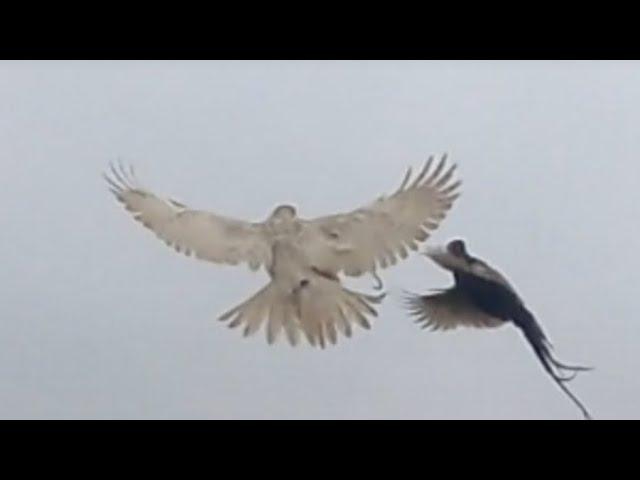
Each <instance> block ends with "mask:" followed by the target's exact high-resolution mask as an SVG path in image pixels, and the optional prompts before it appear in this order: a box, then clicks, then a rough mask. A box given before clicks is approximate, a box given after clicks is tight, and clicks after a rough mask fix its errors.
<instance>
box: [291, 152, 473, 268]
mask: <svg viewBox="0 0 640 480" xmlns="http://www.w3.org/2000/svg"><path fill="white" fill-rule="evenodd" d="M433 160H434V159H433V156H432V157H430V158H429V160H428V161H427V162H426V164H425V165H424V168H423V169H422V170H421V171H420V173H419V174H418V175H417V176H416V177H415V179H413V181H412V182H411V183H409V180H410V179H411V168H409V170H408V171H407V174H406V175H405V178H404V180H403V182H402V184H401V185H400V188H398V190H396V192H395V193H393V194H392V195H391V196H389V197H381V198H380V199H378V200H377V201H375V202H373V203H371V204H370V205H368V206H366V207H362V208H359V209H357V210H354V211H352V212H349V213H345V214H338V215H331V216H326V217H320V218H317V219H313V220H310V221H305V222H303V231H302V237H301V238H302V244H303V245H304V246H305V251H306V252H307V254H308V255H309V258H310V259H311V261H312V262H313V264H314V265H315V266H317V267H318V268H321V269H323V270H325V271H331V272H334V273H338V272H340V271H342V272H344V273H345V274H347V275H351V276H358V275H362V274H364V273H367V272H370V273H373V272H374V271H375V269H376V267H377V266H379V267H381V268H386V267H387V266H389V265H394V264H395V263H396V262H397V258H398V256H399V257H400V258H406V257H407V254H408V249H410V250H417V248H418V244H419V243H420V242H424V241H425V240H426V239H427V238H428V237H429V234H430V233H431V231H433V230H435V229H436V228H437V227H438V225H439V223H440V221H441V220H442V219H443V218H444V217H445V214H446V212H447V211H448V210H449V209H450V208H451V206H452V205H453V202H454V200H455V199H456V198H457V197H458V196H459V193H457V189H458V187H459V186H460V184H461V182H460V181H452V179H453V174H454V171H455V168H456V166H455V165H452V166H450V167H449V168H446V169H445V167H446V155H443V157H442V158H441V160H440V161H439V162H438V163H437V165H436V166H435V168H431V167H432V166H433V163H434V162H433Z"/></svg>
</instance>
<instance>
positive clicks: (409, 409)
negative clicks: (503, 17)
mask: <svg viewBox="0 0 640 480" xmlns="http://www.w3.org/2000/svg"><path fill="white" fill-rule="evenodd" d="M639 86H640V63H638V62H562V61H555V62H512V61H501V62H457V61H456V62H400V61H399V62H382V61H380V62H355V61H340V62H327V61H309V62H294V61H288V62H267V61H259V62H258V61H246V62H244V61H242V62H160V61H157V62H134V61H129V62H1V63H0V164H1V165H2V173H1V177H0V178H2V182H1V185H2V188H0V205H1V207H0V211H1V214H0V232H1V234H0V251H1V252H2V253H1V254H0V255H1V256H2V269H0V286H1V287H2V290H3V301H2V307H1V310H0V417H1V418H319V419H323V418H454V419H458V418H482V419H485V418H486V419H489V418H526V419H529V418H530V419H538V418H552V419H565V418H566V419H579V418H580V414H579V412H578V410H577V409H576V408H575V407H574V405H573V404H572V403H571V402H570V401H569V400H568V399H567V398H565V397H564V395H563V394H562V393H561V392H560V390H559V389H558V388H557V387H556V385H554V384H553V382H552V381H551V379H549V378H548V377H547V375H546V374H545V373H544V372H543V370H542V368H541V366H540V365H539V364H538V362H537V359H536V358H535V357H534V355H533V353H532V352H531V350H530V348H529V346H528V345H527V344H526V343H525V340H524V339H523V338H522V336H521V334H520V332H519V331H517V330H516V329H515V328H514V327H512V326H510V325H507V326H505V327H502V328H501V329H498V330H490V331H481V330H458V331H455V332H452V333H432V332H427V331H423V330H420V329H419V328H418V327H417V326H415V324H413V323H412V321H411V319H409V318H408V317H407V315H406V314H405V313H404V312H403V311H402V310H401V309H400V308H399V301H398V296H397V294H398V292H399V290H400V289H403V288H404V289H409V290H413V291H424V290H426V289H428V288H434V287H443V286H447V285H449V284H450V282H451V279H450V278H449V276H448V275H447V274H446V273H445V272H444V271H440V270H438V269H436V268H435V267H434V266H433V265H432V264H430V263H428V262H427V261H426V260H425V259H423V258H421V257H419V256H411V257H410V258H409V259H408V260H407V261H405V262H403V263H402V264H400V265H398V266H396V267H395V268H392V269H390V270H386V271H384V272H383V278H384V280H385V284H386V286H387V287H388V290H389V292H390V296H389V297H388V298H387V299H386V300H385V302H384V303H383V304H382V306H381V308H380V309H379V312H380V318H379V319H377V320H376V321H375V324H374V328H373V329H372V330H370V331H364V330H362V329H359V330H357V331H356V334H355V335H354V337H353V338H351V339H350V340H346V339H341V340H340V341H339V343H338V345H337V346H336V347H333V348H328V349H326V350H324V351H321V350H316V349H312V348H310V347H308V346H306V345H301V346H299V347H297V348H295V349H294V348H291V347H289V346H288V345H287V344H286V343H284V342H279V343H278V344H276V345H275V346H271V347H269V346H268V345H267V343H266V341H265V340H264V335H263V332H262V331H261V332H259V333H258V334H256V335H255V336H253V337H250V338H249V339H244V338H242V336H241V332H239V331H236V330H229V329H227V328H226V326H225V325H223V324H221V323H220V322H217V321H216V317H217V316H218V315H219V314H220V313H222V312H224V311H226V310H227V309H228V308H230V307H232V306H234V305H235V304H237V303H238V302H240V301H242V300H244V299H245V298H247V297H248V296H249V295H250V294H251V293H253V292H254V291H255V290H257V289H258V288H259V287H260V286H262V285H263V284H264V283H265V282H266V278H267V275H266V274H265V273H264V272H260V273H259V274H254V273H251V272H250V271H249V270H248V269H247V268H245V267H229V266H226V267H225V266H218V265H213V264H209V263H205V262H199V261H196V260H194V259H192V258H187V257H184V256H181V255H178V254H176V253H174V252H173V251H172V250H170V249H168V248H167V247H166V246H165V245H164V244H163V243H162V242H160V241H159V240H157V239H156V238H155V237H154V236H153V234H151V233H150V232H148V231H146V230H145V229H143V228H142V227H141V226H139V225H138V224H137V223H135V222H133V221H132V220H131V218H130V217H129V215H128V214H127V213H126V212H125V211H124V210H123V209H122V208H121V207H120V205H118V204H117V203H116V202H115V201H114V199H113V198H112V196H111V195H110V194H109V192H108V191H107V189H106V188H105V186H104V183H103V181H102V179H101V177H100V173H101V171H102V170H103V169H105V168H106V166H107V165H108V163H109V162H110V161H112V160H114V159H116V158H117V157H121V158H122V159H123V160H125V161H127V162H129V163H132V164H134V165H135V166H136V169H137V171H138V176H139V177H140V178H141V180H142V181H143V182H144V184H145V185H146V186H148V187H151V188H152V189H154V190H155V191H157V192H158V193H162V194H167V195H173V196H175V197H176V198H177V199H178V200H181V201H183V202H185V203H188V204H189V205H190V206H194V207H201V208H208V209H211V210H213V211H216V212H219V213H222V214H225V215H230V216H236V217H240V218H245V219H248V220H261V219H263V218H264V217H266V215H267V214H268V213H269V212H270V210H271V209H272V208H273V207H274V206H275V205H276V204H278V203H284V202H292V203H294V204H296V205H297V206H298V209H299V212H300V214H301V215H302V216H305V217H312V216H316V215H320V214H327V213H333V212H337V211H344V210H349V209H352V208H354V207H357V206H360V205H362V204H364V203H367V202H369V201H370V200H373V199H374V198H376V197H377V196H379V195H381V194H383V193H387V192H391V191H393V189H395V188H396V187H397V186H398V185H399V183H400V181H401V180H402V177H403V174H404V172H405V169H406V168H407V167H408V166H409V165H413V166H419V165H420V164H422V162H424V160H425V159H426V157H427V156H428V155H429V154H431V153H441V152H443V151H447V152H449V153H450V155H451V159H452V160H455V161H456V162H457V163H458V165H459V174H460V176H461V178H462V179H463V180H464V185H463V196H462V197H461V198H460V199H459V201H458V202H457V203H456V204H455V206H454V208H453V210H452V211H451V213H450V215H449V216H448V218H447V219H446V220H445V221H444V223H443V224H442V227H441V228H440V229H439V230H438V231H437V232H436V234H435V235H434V236H433V237H432V241H433V242H443V241H446V240H448V239H450V238H452V237H463V238H465V239H466V240H467V242H468V244H469V248H470V250H471V252H472V253H474V254H476V255H478V256H480V257H481V258H483V259H485V260H487V261H489V262H490V263H491V264H493V265H494V266H496V267H497V268H499V269H500V270H501V271H503V272H504V273H505V274H506V275H507V277H508V278H509V279H510V280H511V281H512V282H513V283H514V285H515V286H516V288H518V290H519V292H520V293H521V295H522V296H523V298H524V299H525V301H526V302H527V304H528V306H529V307H530V308H531V309H532V310H533V311H534V312H535V314H536V315H537V317H538V320H539V321H540V322H541V323H542V325H543V327H544V328H545V330H546V331H547V333H548V335H549V337H550V338H551V341H552V342H553V344H554V345H555V347H556V353H557V355H558V357H559V358H560V359H562V360H565V361H567V362H570V363H571V362H574V363H583V364H588V365H594V366H595V367H596V370H595V371H594V372H592V373H590V374H584V375H582V376H580V377H579V378H578V379H577V380H575V381H574V382H573V383H572V388H573V389H574V391H575V392H576V393H577V394H578V396H580V397H581V398H582V400H583V401H584V402H585V403H586V404H587V406H588V407H589V408H590V409H591V411H592V413H593V415H594V417H596V418H640V407H639V405H640V375H639V374H638V368H639V367H640V361H639V360H640V354H639V353H638V348H639V347H638V342H639V341H640V321H638V319H637V306H636V305H635V302H636V298H637V293H638V288H637V287H638V284H639V275H638V269H639V268H640V262H639V260H638V255H637V253H636V252H637V248H636V239H637V238H638V234H639V233H640V232H639V228H638V209H639V208H640V206H639V204H640V194H639V193H638V186H637V182H638V180H639V179H640V167H639V166H638V165H639V162H638V158H639V154H640V134H639V132H640V130H639V128H640V87H639ZM348 283H349V284H350V285H354V286H356V287H358V288H359V289H360V290H365V291H371V285H372V282H371V281H370V280H369V279H367V280H364V281H360V280H358V281H349V282H348Z"/></svg>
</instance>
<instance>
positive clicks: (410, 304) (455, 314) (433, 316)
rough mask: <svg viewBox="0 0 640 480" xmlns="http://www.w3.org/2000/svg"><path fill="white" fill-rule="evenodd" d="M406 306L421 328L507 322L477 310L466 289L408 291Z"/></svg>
mask: <svg viewBox="0 0 640 480" xmlns="http://www.w3.org/2000/svg"><path fill="white" fill-rule="evenodd" d="M405 302H406V303H405V306H406V308H407V310H408V311H409V313H410V314H411V315H413V316H414V317H415V318H416V323H419V324H421V327H422V328H430V329H431V330H451V329H454V328H457V327H476V328H492V327H499V326H500V325H504V323H505V322H503V321H502V320H500V319H499V318H495V317H492V316H489V315H487V314H485V313H483V312H482V311H480V310H478V309H477V308H476V307H475V306H474V305H473V304H472V303H471V302H470V301H469V299H468V298H467V296H466V295H465V294H464V292H463V291H462V290H460V289H457V288H451V289H449V290H444V291H441V292H439V293H436V294H432V295H416V294H413V293H407V294H406V296H405Z"/></svg>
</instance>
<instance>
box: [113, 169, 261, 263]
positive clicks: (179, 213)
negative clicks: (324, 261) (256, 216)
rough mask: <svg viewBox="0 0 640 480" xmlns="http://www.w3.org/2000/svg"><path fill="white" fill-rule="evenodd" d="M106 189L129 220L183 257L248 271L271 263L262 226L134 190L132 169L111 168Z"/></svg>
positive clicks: (134, 181)
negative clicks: (128, 214) (244, 266)
mask: <svg viewBox="0 0 640 480" xmlns="http://www.w3.org/2000/svg"><path fill="white" fill-rule="evenodd" d="M104 178H105V180H106V181H107V183H108V184H109V189H110V190H111V192H112V193H113V194H114V195H115V197H116V198H117V199H118V201H119V202H120V203H122V204H123V205H124V207H125V208H126V209H127V210H128V211H129V212H131V214H132V215H133V218H134V219H135V220H137V221H138V222H140V223H142V224H143V225H144V226H145V227H147V228H148V229H150V230H151V231H153V232H154V233H155V234H156V236H157V237H158V238H160V239H161V240H164V242H165V243H166V244H167V245H169V246H171V247H173V248H175V249H176V251H178V252H183V253H185V254H186V255H191V254H192V253H193V255H195V256H196V257H197V258H200V259H202V260H208V261H211V262H215V263H226V264H231V265H236V264H238V263H240V262H246V263H248V264H249V266H250V268H251V269H252V270H256V269H258V268H259V267H260V265H264V264H269V263H270V261H271V248H270V246H269V242H268V239H267V237H266V236H265V234H264V231H263V228H262V224H260V223H249V222H244V221H240V220H235V219H232V218H226V217H223V216H220V215H216V214H214V213H209V212H203V211H198V210H191V209H189V208H188V207H187V206H186V205H183V204H181V203H179V202H176V201H175V200H171V199H162V198H159V197H157V196H156V195H154V194H153V193H151V192H150V191H148V190H145V189H144V188H142V187H140V186H138V183H137V181H136V179H135V175H134V172H133V169H131V168H129V170H128V171H127V170H125V168H124V167H122V165H120V166H119V168H118V169H116V168H114V166H113V165H112V166H111V175H104Z"/></svg>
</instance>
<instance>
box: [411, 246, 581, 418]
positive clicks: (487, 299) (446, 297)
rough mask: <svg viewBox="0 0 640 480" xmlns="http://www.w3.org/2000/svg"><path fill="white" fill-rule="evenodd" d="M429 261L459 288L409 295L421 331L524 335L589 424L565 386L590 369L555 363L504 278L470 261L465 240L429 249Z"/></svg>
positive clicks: (536, 326) (477, 261) (548, 346)
mask: <svg viewBox="0 0 640 480" xmlns="http://www.w3.org/2000/svg"><path fill="white" fill-rule="evenodd" d="M425 255H426V256H427V257H429V258H430V259H431V260H433V261H434V262H435V263H436V264H438V265H439V266H441V267H442V268H444V269H446V270H449V271H451V272H452V273H453V277H454V279H455V284H454V286H453V287H451V288H448V289H438V290H437V293H433V294H429V295H416V294H413V293H410V292H406V297H405V301H406V307H407V308H408V310H409V312H410V313H411V314H412V315H413V316H414V317H416V322H417V323H420V324H422V328H427V327H430V328H431V329H432V330H450V329H454V328H457V327H460V326H462V327H477V328H492V327H499V326H501V325H504V324H505V323H507V322H511V323H513V324H514V325H515V326H516V327H518V328H519V329H520V330H521V331H522V333H523V334H524V336H525V338H526V339H527V341H528V342H529V344H530V345H531V347H532V348H533V351H534V352H535V354H536V356H537V357H538V359H539V360H540V362H541V363H542V366H543V367H544V369H545V370H546V372H547V373H548V374H549V375H550V376H551V378H552V379H553V380H554V381H555V382H556V383H557V384H558V385H559V386H560V388H561V389H562V390H563V391H564V392H565V393H566V394H567V395H568V396H569V398H571V400H572V401H573V402H574V403H575V404H576V405H577V406H578V408H579V409H580V410H581V412H582V414H583V415H584V417H585V418H586V419H591V416H590V414H589V412H588V411H587V409H586V407H585V406H584V405H583V404H582V402H580V400H579V399H578V398H577V397H576V396H575V395H574V394H573V393H572V392H571V391H570V390H569V389H568V387H567V386H566V383H567V382H569V381H570V380H572V379H573V378H574V377H575V376H576V374H577V373H578V372H581V371H585V370H591V368H589V367H581V366H570V365H565V364H563V363H561V362H559V361H558V360H556V359H555V358H554V356H553V355H552V353H551V349H552V345H551V343H550V342H549V340H548V338H547V336H546V335H545V333H544V332H543V330H542V327H541V326H540V324H539V323H538V322H537V321H536V319H535V317H534V315H533V314H532V313H531V311H530V310H528V309H527V307H526V306H525V304H524V302H523V301H522V299H521V298H520V297H519V296H518V294H517V293H516V291H515V289H514V288H513V286H512V285H511V284H510V283H509V282H508V281H507V279H506V278H505V277H504V276H503V275H502V274H501V273H500V272H498V271H497V270H495V269H493V268H491V267H490V266H489V265H487V264H486V263H485V262H483V261H482V260H480V259H478V258H475V257H473V256H471V255H470V254H469V253H468V252H467V248H466V245H465V243H464V241H462V240H453V241H451V242H449V243H448V244H447V245H446V247H431V248H428V249H427V251H426V253H425Z"/></svg>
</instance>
